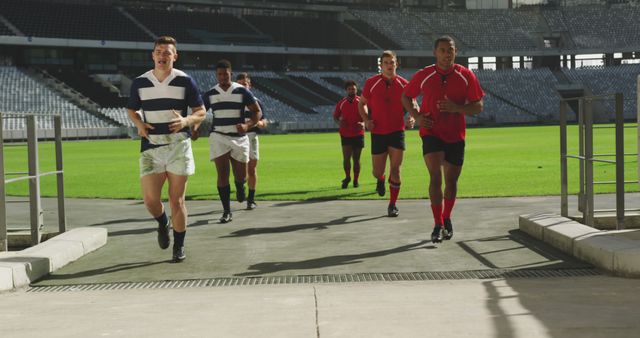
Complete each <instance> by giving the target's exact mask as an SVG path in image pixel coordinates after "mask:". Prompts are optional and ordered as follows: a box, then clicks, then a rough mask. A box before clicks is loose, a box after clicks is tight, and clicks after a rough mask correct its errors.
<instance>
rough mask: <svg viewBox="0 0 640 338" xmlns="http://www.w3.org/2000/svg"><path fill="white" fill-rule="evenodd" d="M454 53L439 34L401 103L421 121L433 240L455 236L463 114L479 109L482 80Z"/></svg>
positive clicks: (451, 44) (451, 43)
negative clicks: (429, 58) (453, 218)
mask: <svg viewBox="0 0 640 338" xmlns="http://www.w3.org/2000/svg"><path fill="white" fill-rule="evenodd" d="M457 52H458V50H457V49H456V44H455V41H454V40H453V39H452V38H451V37H450V36H442V37H440V38H438V39H437V40H436V41H435V43H434V48H433V55H434V56H435V57H436V64H435V65H431V66H428V67H425V68H424V69H421V70H419V71H418V72H417V73H416V74H415V75H413V78H411V81H410V82H409V84H408V85H407V86H406V88H405V89H404V93H403V94H402V104H403V105H404V107H405V109H407V111H409V113H410V114H411V115H412V116H413V117H415V119H416V120H417V121H418V122H419V125H420V137H421V138H422V154H423V155H424V162H425V164H426V165H427V170H428V171H429V176H430V181H429V199H430V200H431V210H432V212H433V219H434V223H435V226H434V228H433V232H432V233H431V241H432V242H433V243H436V242H442V239H443V238H444V239H447V240H448V239H451V237H452V236H453V224H452V223H451V211H452V210H453V205H454V204H455V201H456V194H457V191H458V178H459V177H460V173H461V171H462V163H463V161H464V146H465V141H464V139H465V129H466V121H465V115H469V116H473V115H476V114H479V113H480V112H481V111H482V108H483V102H482V97H483V96H484V92H483V91H482V88H481V87H480V83H479V82H478V79H477V78H476V76H475V74H473V72H471V71H470V70H469V69H467V68H465V67H463V66H461V65H459V64H456V63H455V58H456V54H457ZM419 95H422V105H421V106H420V107H419V108H418V105H417V104H416V102H415V100H413V99H414V98H415V97H417V96H419ZM443 171H444V181H445V188H444V194H443V191H442V177H443ZM443 196H444V208H443V205H442V201H443Z"/></svg>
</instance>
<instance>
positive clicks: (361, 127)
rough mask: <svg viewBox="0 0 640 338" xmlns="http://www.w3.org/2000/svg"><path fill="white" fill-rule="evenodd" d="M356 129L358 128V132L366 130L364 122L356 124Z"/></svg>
mask: <svg viewBox="0 0 640 338" xmlns="http://www.w3.org/2000/svg"><path fill="white" fill-rule="evenodd" d="M356 128H358V130H364V122H362V121H361V122H358V123H357V124H356Z"/></svg>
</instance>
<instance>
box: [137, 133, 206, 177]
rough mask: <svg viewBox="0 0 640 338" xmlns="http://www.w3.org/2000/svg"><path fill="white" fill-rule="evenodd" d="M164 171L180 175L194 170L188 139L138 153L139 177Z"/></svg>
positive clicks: (189, 173) (190, 173)
mask: <svg viewBox="0 0 640 338" xmlns="http://www.w3.org/2000/svg"><path fill="white" fill-rule="evenodd" d="M165 172H170V173H172V174H176V175H181V176H189V175H193V174H194V173H195V172H196V164H195V161H194V160H193V152H192V150H191V140H190V139H186V140H182V141H180V142H176V143H170V144H167V145H165V146H162V147H158V148H152V149H147V150H145V151H143V152H142V153H140V177H142V176H146V175H150V174H162V173H165Z"/></svg>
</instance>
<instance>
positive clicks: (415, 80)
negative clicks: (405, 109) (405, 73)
mask: <svg viewBox="0 0 640 338" xmlns="http://www.w3.org/2000/svg"><path fill="white" fill-rule="evenodd" d="M422 78H423V76H422V73H421V72H419V71H418V72H416V73H415V74H413V77H411V81H409V83H408V84H407V86H406V87H404V91H403V93H404V95H405V96H407V97H410V98H412V99H413V98H416V97H418V96H419V95H420V90H421V89H420V83H421V82H422V80H423V79H422Z"/></svg>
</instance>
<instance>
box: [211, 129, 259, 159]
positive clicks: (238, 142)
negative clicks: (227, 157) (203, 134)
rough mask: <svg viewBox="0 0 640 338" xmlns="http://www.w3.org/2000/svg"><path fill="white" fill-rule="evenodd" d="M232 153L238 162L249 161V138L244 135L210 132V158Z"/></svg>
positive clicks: (232, 156)
mask: <svg viewBox="0 0 640 338" xmlns="http://www.w3.org/2000/svg"><path fill="white" fill-rule="evenodd" d="M226 153H231V158H233V159H234V160H236V161H238V162H243V163H247V162H249V138H248V137H247V135H244V136H228V135H223V134H220V133H215V132H213V133H211V134H209V159H211V161H213V160H215V159H216V158H218V157H220V156H222V155H224V154H226Z"/></svg>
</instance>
